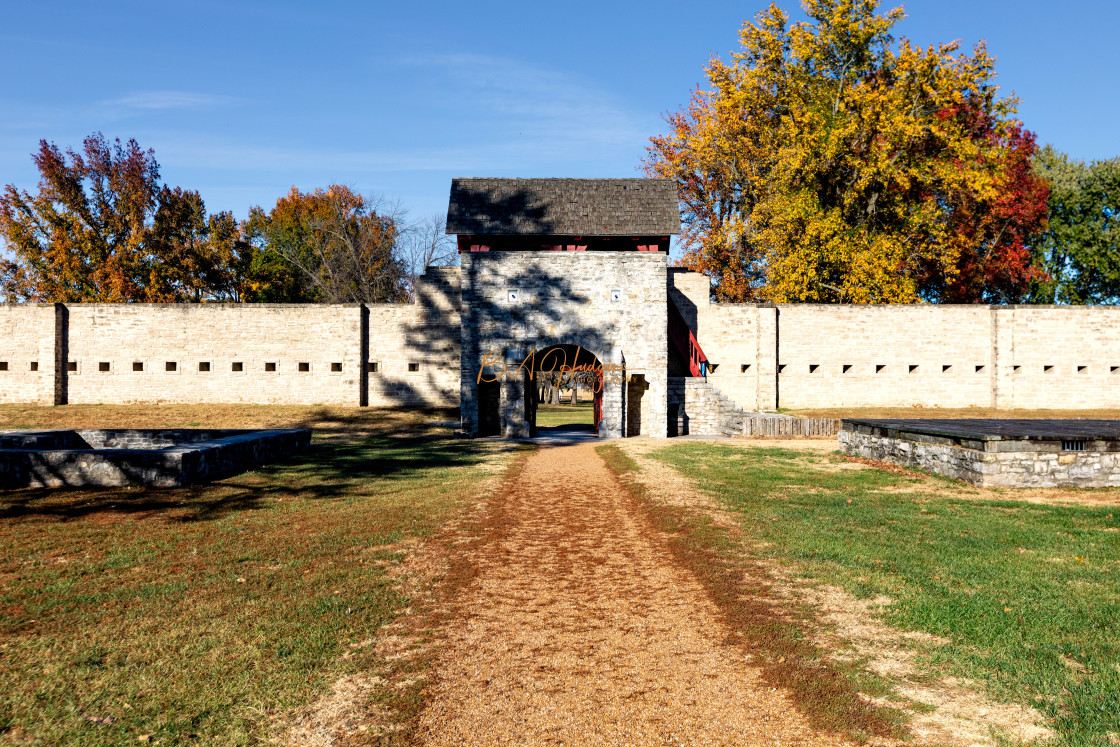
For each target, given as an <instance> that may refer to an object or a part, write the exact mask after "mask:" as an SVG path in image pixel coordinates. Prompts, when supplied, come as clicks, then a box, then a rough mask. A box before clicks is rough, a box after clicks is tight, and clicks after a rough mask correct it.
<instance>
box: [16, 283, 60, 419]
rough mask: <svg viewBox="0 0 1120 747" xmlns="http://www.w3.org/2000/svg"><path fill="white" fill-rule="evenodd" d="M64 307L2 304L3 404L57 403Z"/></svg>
mask: <svg viewBox="0 0 1120 747" xmlns="http://www.w3.org/2000/svg"><path fill="white" fill-rule="evenodd" d="M65 312H66V310H65V307H63V306H61V305H56V304H0V403H15V402H37V403H40V404H44V405H53V404H58V392H57V391H56V390H57V389H58V386H59V376H60V372H59V369H58V362H59V360H60V350H59V345H58V343H59V342H60V339H59V338H60V335H61V334H62V333H63V331H64V329H65Z"/></svg>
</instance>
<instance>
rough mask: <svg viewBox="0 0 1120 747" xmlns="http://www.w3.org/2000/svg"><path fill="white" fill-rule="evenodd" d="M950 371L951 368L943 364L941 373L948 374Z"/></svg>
mask: <svg viewBox="0 0 1120 747" xmlns="http://www.w3.org/2000/svg"><path fill="white" fill-rule="evenodd" d="M952 370H953V367H952V366H951V365H949V364H945V365H943V366H942V367H941V373H949V372H950V371H952Z"/></svg>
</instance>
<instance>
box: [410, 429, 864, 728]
mask: <svg viewBox="0 0 1120 747" xmlns="http://www.w3.org/2000/svg"><path fill="white" fill-rule="evenodd" d="M495 500H496V501H497V502H498V504H499V505H498V506H497V509H498V510H500V511H502V512H503V516H504V517H505V518H506V520H507V522H508V526H507V528H506V531H504V532H503V533H502V535H501V536H500V537H499V538H498V539H496V540H494V541H492V542H490V543H488V544H487V545H485V546H484V548H482V550H481V553H482V556H481V557H480V558H478V559H477V560H478V562H479V564H480V571H479V576H478V578H477V579H476V581H475V583H474V584H473V585H472V586H471V587H469V588H468V589H467V591H466V592H465V597H466V599H465V608H464V609H465V615H464V618H463V619H462V620H461V621H460V622H459V623H458V624H457V625H455V626H454V627H453V629H452V630H451V631H450V632H449V639H448V641H447V645H446V646H445V648H444V651H443V654H442V658H441V661H440V664H439V684H438V685H436V686H435V688H434V692H433V699H432V702H431V704H430V705H429V707H428V708H427V710H426V711H425V712H424V714H423V716H422V718H421V723H420V730H419V734H420V737H421V741H422V742H423V743H424V744H427V745H463V744H472V745H489V744H508V745H529V744H553V745H694V744H695V745H818V744H820V745H825V744H842V742H840V741H838V740H837V739H836V738H835V737H833V736H831V735H827V734H821V733H819V732H815V731H813V730H812V729H811V728H810V727H809V726H808V725H807V724H806V723H805V720H804V719H803V718H802V717H801V716H800V714H798V712H797V711H796V710H794V708H793V707H792V706H791V705H790V704H789V702H788V701H787V700H786V698H785V697H784V696H783V694H782V693H781V692H778V691H773V690H771V689H770V688H768V687H765V686H764V685H763V684H762V682H761V680H760V678H759V675H758V671H757V669H755V667H753V666H752V665H751V664H750V662H749V661H748V660H747V658H746V654H745V653H743V652H742V651H741V650H740V649H738V648H736V647H734V646H730V645H725V643H724V641H725V640H727V638H728V636H729V632H730V631H729V630H728V629H727V628H726V626H725V625H724V624H723V622H722V621H721V619H720V617H719V614H718V611H717V610H716V608H715V606H714V604H713V603H712V602H711V601H710V600H709V599H708V597H707V596H706V594H705V592H704V590H703V588H702V587H701V585H700V584H699V582H698V581H697V580H696V579H695V578H694V577H693V576H692V575H691V574H690V573H689V572H687V571H686V570H684V569H682V568H680V567H679V566H677V565H676V564H675V563H674V561H673V559H672V557H671V556H670V554H669V553H668V551H667V550H666V549H665V548H664V547H663V545H662V544H661V542H660V541H659V540H658V538H657V537H656V536H655V535H654V533H653V530H652V529H651V528H650V527H649V525H648V524H647V523H646V522H645V520H644V519H643V517H642V514H641V509H640V508H639V507H638V506H636V505H634V503H633V502H632V501H631V500H630V499H629V498H628V497H627V495H626V493H625V491H624V490H623V489H622V488H621V487H620V486H619V484H618V483H617V482H616V480H615V478H614V477H613V476H612V475H611V473H610V472H609V471H608V470H607V468H606V466H605V465H604V464H603V462H602V461H601V460H600V459H599V457H598V455H597V454H596V453H595V451H594V446H593V445H591V444H579V445H574V446H565V447H553V448H543V449H541V450H539V451H538V452H536V453H535V454H533V455H532V456H530V457H529V459H528V462H527V463H526V466H525V469H524V471H523V472H522V474H521V476H520V479H519V480H518V482H517V484H516V485H515V486H514V487H513V488H512V491H511V492H510V493H509V494H508V495H505V496H502V497H500V498H497V499H495Z"/></svg>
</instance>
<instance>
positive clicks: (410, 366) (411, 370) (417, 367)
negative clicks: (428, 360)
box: [408, 363, 420, 373]
mask: <svg viewBox="0 0 1120 747" xmlns="http://www.w3.org/2000/svg"><path fill="white" fill-rule="evenodd" d="M408 370H409V373H416V372H417V371H419V370H420V364H419V363H409V364H408Z"/></svg>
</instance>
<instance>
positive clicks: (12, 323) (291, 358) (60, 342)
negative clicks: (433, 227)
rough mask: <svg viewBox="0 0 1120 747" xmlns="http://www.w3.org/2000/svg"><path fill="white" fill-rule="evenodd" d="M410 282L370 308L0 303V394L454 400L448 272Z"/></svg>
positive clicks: (454, 317) (96, 400)
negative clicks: (411, 292)
mask: <svg viewBox="0 0 1120 747" xmlns="http://www.w3.org/2000/svg"><path fill="white" fill-rule="evenodd" d="M416 292H417V301H416V302H415V303H412V304H371V305H368V306H366V305H362V304H343V305H328V304H66V305H63V304H47V305H40V304H22V305H0V402H36V403H40V404H64V403H70V404H139V403H156V404H158V403H181V404H195V403H254V404H290V405H297V404H298V405H314V404H323V405H343V406H354V407H357V406H363V405H372V406H397V405H429V406H449V407H454V406H455V405H457V404H458V396H459V357H460V356H459V337H460V336H459V279H458V268H438V269H435V270H430V271H429V272H428V273H427V274H425V276H424V277H423V278H421V279H420V282H418V284H417V291H416ZM3 364H7V365H6V366H5V365H3ZM33 367H34V369H36V370H32V368H33ZM5 369H6V370H5Z"/></svg>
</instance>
